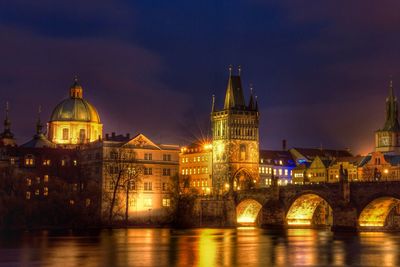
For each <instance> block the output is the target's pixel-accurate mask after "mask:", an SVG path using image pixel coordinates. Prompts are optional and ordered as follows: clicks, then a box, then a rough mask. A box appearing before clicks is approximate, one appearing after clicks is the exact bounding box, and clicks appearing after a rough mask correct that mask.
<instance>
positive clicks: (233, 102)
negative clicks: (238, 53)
mask: <svg viewBox="0 0 400 267" xmlns="http://www.w3.org/2000/svg"><path fill="white" fill-rule="evenodd" d="M250 91H251V94H250V100H249V102H248V104H246V102H245V97H244V93H243V88H242V81H241V77H240V68H239V73H238V75H233V74H232V69H231V68H230V71H229V78H228V85H227V88H226V93H225V102H224V106H223V108H222V109H217V108H216V107H215V99H214V98H213V103H212V112H211V125H212V126H211V129H212V140H213V141H212V146H213V170H212V176H213V189H214V190H215V191H216V192H217V193H222V192H224V191H228V190H231V189H233V190H240V189H250V188H254V187H256V186H257V185H258V183H259V133H258V129H259V128H258V124H259V113H258V104H257V101H256V99H255V97H254V96H253V93H252V90H250Z"/></svg>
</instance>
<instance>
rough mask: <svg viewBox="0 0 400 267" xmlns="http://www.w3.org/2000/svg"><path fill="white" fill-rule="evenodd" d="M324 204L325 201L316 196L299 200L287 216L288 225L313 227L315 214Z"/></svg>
mask: <svg viewBox="0 0 400 267" xmlns="http://www.w3.org/2000/svg"><path fill="white" fill-rule="evenodd" d="M322 202H324V199H322V198H321V197H320V196H317V195H314V194H307V195H303V196H300V197H299V198H297V199H296V200H295V201H294V202H293V204H292V206H291V207H290V209H289V211H288V213H287V215H286V220H287V223H288V225H299V226H302V225H311V223H312V219H313V216H314V212H315V210H316V209H317V207H318V206H319V205H320V204H321V203H322Z"/></svg>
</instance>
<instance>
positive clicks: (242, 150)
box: [240, 144, 247, 160]
mask: <svg viewBox="0 0 400 267" xmlns="http://www.w3.org/2000/svg"><path fill="white" fill-rule="evenodd" d="M246 156H247V155H246V145H245V144H241V145H240V160H246Z"/></svg>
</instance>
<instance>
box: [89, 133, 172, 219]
mask: <svg viewBox="0 0 400 267" xmlns="http://www.w3.org/2000/svg"><path fill="white" fill-rule="evenodd" d="M179 151H180V150H179V146H177V145H166V144H155V143H154V142H152V141H151V140H150V139H149V138H147V137H146V136H144V135H143V134H139V135H137V136H135V137H133V138H130V137H129V135H127V136H121V135H115V134H112V135H111V136H109V135H106V137H105V138H104V139H103V140H101V141H98V142H94V143H92V144H90V145H88V146H87V147H86V148H85V149H84V151H83V152H82V153H83V161H82V164H83V165H85V166H86V168H87V169H89V172H90V176H94V177H100V181H101V182H100V183H101V188H102V190H101V191H102V196H101V198H102V200H101V211H102V218H103V220H108V219H109V216H110V207H111V206H113V211H112V212H111V217H112V218H111V219H112V220H113V221H121V220H124V219H127V220H128V221H129V223H132V224H143V223H151V224H163V223H167V222H169V220H171V219H172V216H173V211H174V205H175V202H174V201H175V198H176V194H177V193H178V188H177V187H178V169H179ZM114 194H115V196H114ZM113 198H114V200H113Z"/></svg>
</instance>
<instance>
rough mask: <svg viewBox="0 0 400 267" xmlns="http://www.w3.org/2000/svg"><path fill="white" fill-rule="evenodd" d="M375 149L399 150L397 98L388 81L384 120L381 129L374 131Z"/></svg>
mask: <svg viewBox="0 0 400 267" xmlns="http://www.w3.org/2000/svg"><path fill="white" fill-rule="evenodd" d="M375 151H380V152H400V125H399V120H398V109H397V98H396V97H395V95H394V90H393V83H392V81H390V85H389V96H388V97H387V98H386V121H385V125H384V126H383V128H382V129H380V130H378V131H376V132H375Z"/></svg>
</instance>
